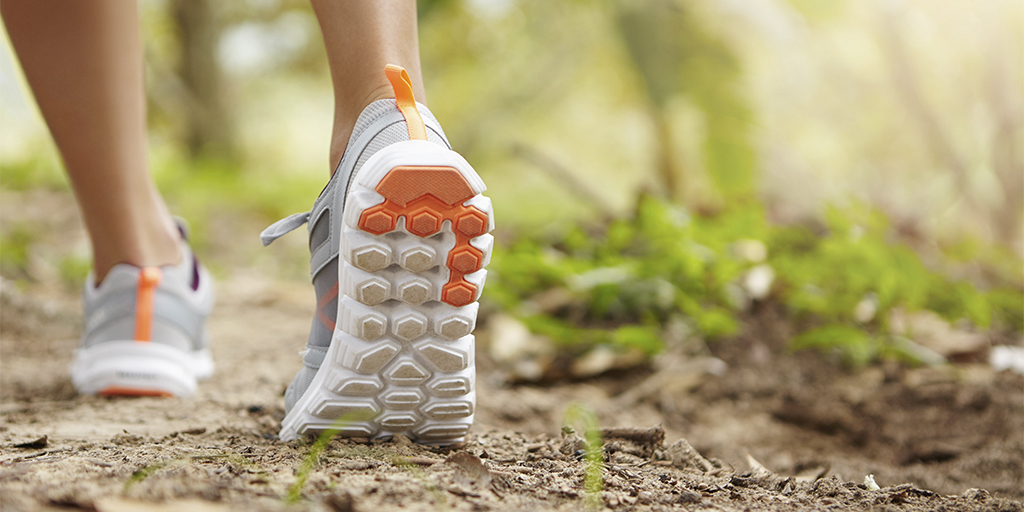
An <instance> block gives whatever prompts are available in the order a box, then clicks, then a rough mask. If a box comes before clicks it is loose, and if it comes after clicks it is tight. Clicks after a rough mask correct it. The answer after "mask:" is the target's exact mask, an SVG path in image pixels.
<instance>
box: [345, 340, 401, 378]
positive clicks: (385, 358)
mask: <svg viewBox="0 0 1024 512" xmlns="http://www.w3.org/2000/svg"><path fill="white" fill-rule="evenodd" d="M401 349H402V347H401V346H399V345H398V344H397V343H395V342H393V341H389V342H387V343H381V344H379V345H377V346H374V347H372V348H369V349H366V350H364V351H362V352H360V353H358V354H354V355H353V356H352V358H351V360H350V361H347V362H349V363H350V364H348V365H346V366H348V367H349V368H351V369H353V370H355V371H357V372H359V373H377V372H378V371H380V369H381V368H383V367H384V365H386V364H388V363H389V362H390V361H391V360H392V359H393V358H394V357H395V354H398V351H399V350H401Z"/></svg>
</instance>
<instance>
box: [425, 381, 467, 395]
mask: <svg viewBox="0 0 1024 512" xmlns="http://www.w3.org/2000/svg"><path fill="white" fill-rule="evenodd" d="M427 389H428V390H429V391H430V394H432V395H434V396H439V397H444V398H451V397H456V396H463V395H468V394H469V392H470V391H472V386H471V385H470V382H469V379H468V378H466V377H442V378H439V379H436V380H434V381H432V382H431V383H430V384H428V385H427Z"/></svg>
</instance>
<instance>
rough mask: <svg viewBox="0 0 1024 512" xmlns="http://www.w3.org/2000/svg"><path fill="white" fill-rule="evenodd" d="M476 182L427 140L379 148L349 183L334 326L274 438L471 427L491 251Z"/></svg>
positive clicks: (424, 433)
mask: <svg viewBox="0 0 1024 512" xmlns="http://www.w3.org/2000/svg"><path fill="white" fill-rule="evenodd" d="M484 190H485V187H484V184H483V181H482V180H481V179H480V177H479V176H478V175H477V174H476V172H475V171H474V170H473V168H472V167H470V166H469V164H468V163H467V162H466V161H465V159H463V158H462V157H461V156H460V155H458V153H455V152H453V151H450V150H448V149H446V148H443V147H441V146H439V145H436V144H434V143H429V142H426V141H407V142H400V143H397V144H393V145H391V146H388V147H387V148H385V149H383V150H381V151H379V152H378V153H376V154H375V155H374V156H373V157H371V158H370V159H369V160H368V161H367V162H366V164H365V165H364V166H363V167H362V168H361V169H360V170H359V172H358V174H357V175H356V176H355V178H354V179H353V181H352V184H351V186H350V190H349V191H348V195H347V198H346V201H345V211H344V213H343V216H342V222H341V223H340V224H341V225H340V229H339V231H340V232H337V233H334V234H333V236H341V237H342V238H341V243H340V244H339V245H340V248H339V250H340V253H341V254H340V256H341V262H340V265H339V270H338V271H339V276H338V283H339V300H338V315H337V323H336V327H335V331H334V335H333V338H332V340H331V345H330V347H329V349H328V351H327V354H326V356H325V358H324V362H323V364H322V366H321V367H320V369H319V370H318V371H317V373H316V375H315V376H314V377H313V381H312V382H311V383H310V385H309V387H308V388H307V390H306V391H305V393H304V394H303V395H302V396H301V397H300V398H299V400H298V401H297V402H296V403H295V405H294V406H293V407H292V409H291V411H289V413H288V415H287V416H286V417H285V419H284V421H283V422H282V429H281V439H283V440H290V439H294V438H296V437H297V436H299V435H303V434H308V433H315V432H319V431H323V430H326V429H336V430H337V431H338V432H339V433H340V435H343V436H348V437H366V438H379V437H389V436H392V435H394V434H398V433H401V434H403V435H406V436H408V437H410V438H412V439H413V440H416V441H418V442H423V443H430V444H449V443H454V442H458V441H460V440H462V439H463V437H464V436H465V435H466V433H467V432H468V431H469V429H470V426H471V425H472V423H473V414H474V410H475V407H476V392H475V386H476V370H475V365H474V338H473V335H472V332H473V328H474V327H475V324H476V314H477V309H478V304H477V302H476V300H477V299H478V298H479V296H480V293H481V291H482V289H483V285H484V281H485V279H486V275H487V271H486V270H484V269H483V267H484V266H486V264H487V262H488V260H489V259H490V255H491V247H492V246H493V237H491V235H489V234H488V233H489V232H490V231H491V230H492V229H493V219H492V217H493V215H492V210H491V204H490V200H489V199H487V198H486V197H484V196H482V195H480V194H481V193H482V192H483V191H484Z"/></svg>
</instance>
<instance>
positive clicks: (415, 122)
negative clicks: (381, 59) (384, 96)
mask: <svg viewBox="0 0 1024 512" xmlns="http://www.w3.org/2000/svg"><path fill="white" fill-rule="evenodd" d="M384 75H385V76H387V77H388V81H389V82H391V89H392V90H394V91H395V103H397V104H398V110H401V111H402V115H403V116H405V124H407V125H409V138H410V139H412V140H427V128H426V127H425V126H424V125H423V118H422V117H420V111H419V110H418V109H417V108H416V98H415V97H413V94H412V80H411V79H410V78H409V73H407V72H406V71H405V68H403V67H401V66H396V65H394V64H388V65H387V66H385V67H384Z"/></svg>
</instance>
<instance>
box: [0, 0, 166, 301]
mask: <svg viewBox="0 0 1024 512" xmlns="http://www.w3.org/2000/svg"><path fill="white" fill-rule="evenodd" d="M0 12H2V14H3V19H4V23H5V25H6V27H7V32H8V34H9V36H10V38H11V42H12V44H13V46H14V49H15V51H16V52H17V54H18V57H19V60H20V61H21V66H22V69H23V70H24V71H25V76H26V78H27V79H28V82H29V85H30V86H31V87H32V92H33V94H34V95H35V98H36V101H37V103H38V104H39V109H40V110H41V111H42V113H43V117H44V118H45V119H46V123H47V126H48V127H49V129H50V132H51V134H52V135H53V138H54V141H55V142H56V143H57V147H58V148H59V150H60V153H61V156H62V158H63V160H64V164H65V167H66V169H67V173H68V176H69V177H70V179H71V184H72V187H73V188H74V191H75V196H76V198H77V199H78V204H79V207H80V208H81V211H82V216H83V218H84V220H85V225H86V228H87V229H88V231H89V237H90V239H91V241H92V250H93V265H94V270H95V275H96V277H97V281H102V280H103V278H104V277H105V276H106V274H107V272H108V271H109V270H110V269H111V268H112V267H113V266H114V265H115V264H117V263H131V264H134V265H136V266H158V265H165V264H175V263H178V262H180V261H181V258H182V254H181V250H180V249H179V235H178V230H177V229H176V227H175V225H174V222H173V220H172V218H171V216H170V215H169V214H168V212H167V207H166V206H165V205H164V202H163V199H162V198H161V197H160V195H159V193H158V192H157V190H156V186H155V185H154V183H153V180H152V177H151V176H150V174H149V172H148V167H147V161H146V98H145V92H144V88H143V71H142V43H141V39H140V34H139V23H138V7H137V5H136V3H135V2H127V1H124V0H90V1H88V2H67V1H63V0H33V1H21V0H3V1H0Z"/></svg>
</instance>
